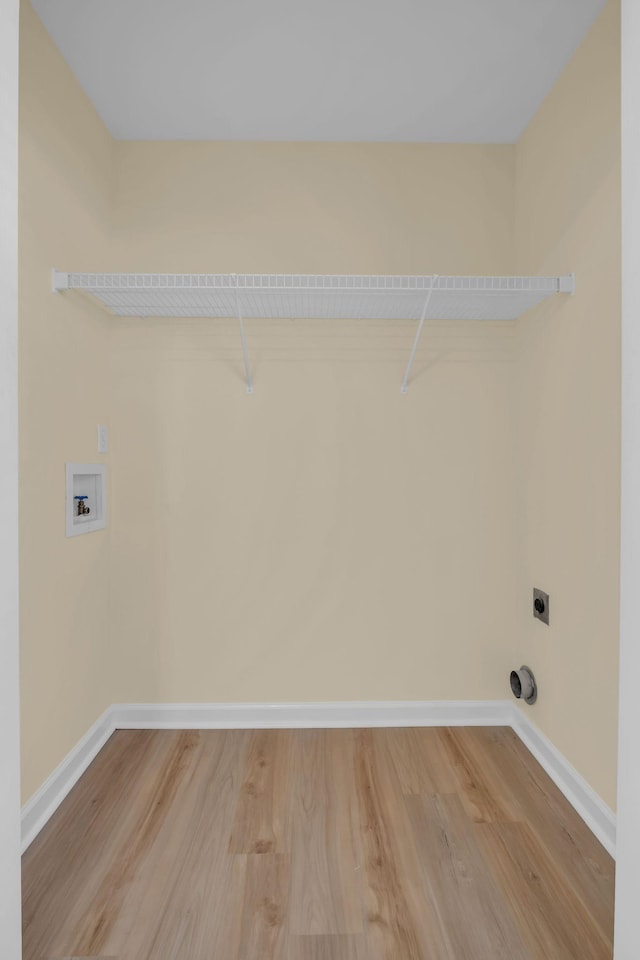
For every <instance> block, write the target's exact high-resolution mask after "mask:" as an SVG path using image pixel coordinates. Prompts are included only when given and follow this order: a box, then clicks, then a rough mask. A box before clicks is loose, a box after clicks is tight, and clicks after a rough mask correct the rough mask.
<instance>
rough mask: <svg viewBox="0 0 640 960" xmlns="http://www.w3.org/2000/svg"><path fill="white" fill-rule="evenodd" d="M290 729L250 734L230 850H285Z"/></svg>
mask: <svg viewBox="0 0 640 960" xmlns="http://www.w3.org/2000/svg"><path fill="white" fill-rule="evenodd" d="M290 742H291V733H290V731H289V730H257V731H255V732H254V733H253V734H252V736H251V742H250V745H249V750H248V755H247V763H246V770H245V774H244V779H243V781H242V785H241V787H240V796H239V798H238V805H237V808H236V813H235V819H234V824H233V830H232V833H231V839H230V841H229V852H230V853H259V854H263V853H284V852H286V849H287V843H286V840H285V837H284V835H283V834H284V833H286V826H285V825H284V822H283V821H284V815H283V812H282V806H283V804H282V801H283V798H284V797H286V796H287V789H286V785H285V783H284V782H283V781H284V778H285V777H286V776H287V775H288V772H289V746H290Z"/></svg>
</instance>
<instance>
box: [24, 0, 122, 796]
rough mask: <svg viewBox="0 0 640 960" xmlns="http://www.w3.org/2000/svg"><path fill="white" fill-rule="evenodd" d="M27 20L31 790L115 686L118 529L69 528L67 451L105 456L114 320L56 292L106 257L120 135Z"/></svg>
mask: <svg viewBox="0 0 640 960" xmlns="http://www.w3.org/2000/svg"><path fill="white" fill-rule="evenodd" d="M21 6H22V10H21V20H20V34H21V36H20V41H21V48H20V191H19V209H20V240H19V244H20V246H19V257H20V260H19V262H20V277H19V312H20V321H19V347H20V358H19V360H20V544H21V547H20V549H21V682H22V793H23V798H24V799H25V800H26V799H27V798H28V797H29V796H30V795H31V794H32V793H33V791H34V790H35V789H36V788H37V787H39V786H40V784H41V783H42V781H43V780H44V779H45V778H46V777H47V776H48V774H49V773H51V771H52V770H53V769H54V767H55V766H56V765H57V764H58V763H59V762H60V761H61V760H62V758H63V757H64V756H65V755H66V754H67V752H68V751H69V750H70V749H71V747H73V746H74V745H75V743H76V742H77V741H78V740H79V739H80V737H81V736H82V735H83V734H84V733H85V732H86V731H87V729H88V728H89V727H90V726H91V724H92V723H93V722H94V721H95V719H96V718H97V717H98V716H99V715H100V714H101V713H102V711H103V710H104V709H105V707H106V706H107V705H108V704H109V703H110V702H112V700H113V697H112V695H111V690H110V688H109V684H108V678H109V677H110V676H111V671H112V666H113V659H112V654H111V651H110V650H109V646H108V609H107V600H108V576H109V555H108V550H109V531H108V530H106V531H101V532H98V533H93V534H91V535H88V536H86V537H76V538H74V539H70V540H68V539H66V538H65V521H64V499H65V461H67V460H73V461H83V462H94V461H99V460H105V459H106V458H105V457H101V456H99V455H98V453H97V444H96V427H97V424H98V423H108V422H109V420H108V417H109V396H110V393H109V391H110V386H109V375H110V369H109V362H110V361H109V321H108V318H107V317H106V316H105V314H104V313H103V312H102V311H100V310H98V309H97V308H94V307H92V306H91V305H90V304H89V303H88V302H87V301H83V300H82V299H81V298H79V297H76V298H72V297H62V296H58V297H56V296H54V295H53V294H52V293H51V278H50V274H51V268H52V267H53V266H56V267H58V268H59V269H77V270H81V269H87V270H91V269H96V268H103V264H104V263H106V262H107V251H108V247H107V243H108V238H107V228H108V223H109V212H110V202H111V194H112V169H113V168H112V141H111V138H110V136H109V135H108V134H107V132H106V130H105V128H104V127H103V125H102V123H101V121H100V120H99V119H98V117H97V115H96V113H95V112H94V110H93V108H92V107H91V105H90V104H89V102H88V100H87V99H86V98H85V96H84V95H83V94H82V92H81V91H80V88H79V86H78V84H77V82H76V80H75V78H74V77H73V75H72V74H71V72H70V71H69V69H68V68H67V66H66V65H65V64H64V61H63V60H62V58H61V57H60V55H59V54H58V52H57V50H56V49H55V47H54V46H53V43H52V42H51V40H50V38H49V36H48V34H47V33H46V31H45V30H44V28H43V27H42V25H41V23H40V21H39V20H38V18H37V17H36V15H35V14H34V12H33V11H32V9H31V6H30V5H29V4H28V3H23V4H22V5H21Z"/></svg>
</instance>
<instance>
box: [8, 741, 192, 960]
mask: <svg viewBox="0 0 640 960" xmlns="http://www.w3.org/2000/svg"><path fill="white" fill-rule="evenodd" d="M175 742H176V734H175V733H173V732H171V733H170V734H169V736H161V737H159V736H157V735H156V733H154V732H152V731H117V732H116V733H114V735H113V736H112V737H111V739H110V740H109V742H108V743H107V745H106V746H105V747H104V748H103V750H102V751H101V753H100V755H99V756H98V757H97V758H96V760H94V762H93V764H91V766H90V767H89V769H88V770H87V771H86V773H85V774H84V775H83V776H82V777H81V779H80V781H79V782H78V784H77V785H76V786H75V787H74V789H73V790H72V791H71V793H70V794H69V795H68V796H67V797H66V799H65V800H64V801H63V803H62V805H61V807H60V809H59V810H58V811H57V812H56V815H55V817H54V818H53V820H51V821H50V822H49V823H48V824H47V826H46V827H45V830H44V831H43V834H44V836H43V835H42V834H41V836H40V837H38V839H37V840H36V842H35V844H34V845H32V846H31V847H30V848H29V850H28V851H27V853H26V854H25V856H24V857H23V955H24V956H25V957H33V958H34V960H40V958H41V957H43V956H45V957H46V956H54V957H55V956H60V957H64V956H69V955H74V954H75V955H76V956H82V955H83V952H84V953H86V954H87V955H90V952H89V951H82V950H78V949H76V943H75V942H74V941H75V940H76V939H77V928H78V927H79V926H80V927H82V926H86V924H87V922H91V920H90V918H92V917H94V915H95V914H94V909H93V908H94V905H95V904H96V903H97V902H98V900H99V898H100V890H101V889H103V888H104V883H105V878H106V877H108V876H110V875H111V873H112V871H113V870H116V871H120V870H122V868H123V862H122V860H121V859H120V858H121V852H122V851H123V850H124V849H125V848H126V846H127V845H128V844H129V842H130V838H131V834H132V831H135V830H136V828H137V826H139V825H140V824H141V822H142V821H144V820H145V819H148V818H149V816H150V815H151V816H152V815H153V813H152V811H151V813H150V810H151V807H150V803H151V797H152V796H153V792H154V789H155V784H156V782H157V779H158V777H161V776H162V772H163V771H164V770H165V767H166V764H167V762H168V760H169V758H170V757H171V756H172V754H173V751H174V749H175ZM136 817H137V819H136ZM95 953H98V954H99V950H97V949H96V950H95Z"/></svg>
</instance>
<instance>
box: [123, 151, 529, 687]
mask: <svg viewBox="0 0 640 960" xmlns="http://www.w3.org/2000/svg"><path fill="white" fill-rule="evenodd" d="M513 161H514V150H513V148H512V147H509V146H506V147H504V146H497V147H496V146H494V147H475V146H442V145H434V146H430V145H422V146H419V145H418V146H405V145H397V144H395V145H394V144H387V145H385V144H256V143H240V144H227V143H218V144H189V143H119V144H117V166H118V184H117V198H116V209H115V216H114V243H115V250H116V256H117V266H118V269H120V270H149V271H165V270H166V271H189V272H193V271H209V272H216V271H221V272H226V271H237V272H239V273H240V272H254V271H255V272H259V271H269V272H283V271H285V272H286V271H290V272H303V273H304V272H314V273H325V272H327V273H329V272H338V273H341V272H344V273H359V272H362V273H394V272H396V273H398V272H399V273H411V272H415V273H424V272H431V271H435V272H438V273H449V272H454V273H465V272H468V273H502V272H510V270H511V269H512V266H513V264H512V243H513V233H512V226H513V176H514V164H513ZM246 327H247V335H248V341H249V353H250V356H251V360H252V362H253V365H254V374H255V394H254V396H251V397H248V396H247V395H246V393H245V389H244V383H243V370H242V359H241V353H240V341H239V336H238V330H237V326H236V324H235V323H234V322H228V323H227V322H223V323H221V322H219V321H207V320H199V321H166V320H165V321H149V320H147V321H142V322H136V321H124V322H120V323H118V322H116V323H115V330H116V340H115V343H116V346H115V357H116V360H115V364H116V366H115V381H114V382H115V407H114V430H113V447H112V450H113V457H114V487H113V496H114V509H113V524H112V533H113V570H112V585H113V605H112V617H113V622H114V642H117V643H118V644H119V645H120V651H121V653H120V662H121V663H122V664H123V665H124V669H123V671H122V674H121V683H120V687H119V697H120V698H121V699H123V700H131V699H133V700H150V701H242V700H247V701H283V700H303V701H304V700H349V699H440V698H442V699H458V698H462V699H465V698H472V699H475V698H483V697H487V698H495V697H499V696H501V695H504V692H505V677H506V670H507V667H508V664H509V662H510V659H511V653H510V650H511V643H512V638H513V635H514V629H515V609H514V603H513V598H514V595H515V580H514V570H513V563H512V556H513V552H514V549H515V545H514V533H513V527H514V468H513V457H512V455H511V451H512V450H513V442H514V422H513V419H512V418H513V404H512V392H513V379H512V378H513V356H514V355H513V330H509V329H508V328H505V327H500V325H491V324H489V325H487V326H485V327H482V328H480V327H479V326H478V325H477V324H476V325H473V324H470V325H464V324H463V325H459V326H458V325H457V326H456V328H455V330H451V329H450V328H447V327H446V325H445V326H443V325H438V324H434V325H433V326H432V327H431V328H430V329H429V330H427V331H425V335H424V340H423V344H422V347H421V349H420V353H419V356H418V358H417V362H416V365H415V372H414V379H413V382H412V384H411V386H410V390H409V394H408V396H406V397H402V396H401V395H400V391H399V387H400V382H401V379H402V375H403V371H404V366H405V364H406V361H407V358H408V355H409V350H410V347H411V342H412V338H413V334H414V331H415V324H409V323H406V324H402V323H395V324H390V323H382V322H381V323H365V324H359V323H344V322H342V323H333V322H293V323H282V322H276V321H274V322H259V323H258V322H253V323H252V322H248V323H247V324H246ZM498 595H499V596H500V597H501V598H503V600H502V602H501V605H500V607H499V609H492V608H491V607H490V605H488V604H487V603H486V598H487V597H493V596H498Z"/></svg>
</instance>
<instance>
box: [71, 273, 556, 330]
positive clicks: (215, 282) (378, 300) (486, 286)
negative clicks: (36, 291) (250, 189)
mask: <svg viewBox="0 0 640 960" xmlns="http://www.w3.org/2000/svg"><path fill="white" fill-rule="evenodd" d="M573 286H574V280H573V276H572V275H569V276H565V277H437V278H435V279H434V278H433V277H431V276H352V275H324V276H323V275H313V274H309V275H300V274H228V273H227V274H155V273H60V272H58V271H54V273H53V289H54V291H56V292H59V291H62V290H83V291H84V292H85V293H88V294H90V295H91V296H93V297H95V298H96V299H97V300H99V301H100V302H101V303H102V304H104V306H105V307H107V309H108V310H109V311H110V312H111V313H113V314H115V315H116V316H119V317H185V318H187V317H219V318H222V317H236V316H237V315H238V313H239V312H240V313H241V314H242V316H243V317H247V318H256V319H260V318H262V319H283V320H287V319H327V320H330V319H334V320H342V319H343V320H351V319H356V320H419V319H420V318H421V316H422V311H423V308H424V305H425V298H426V297H427V296H428V294H429V292H430V291H431V290H432V295H431V297H430V302H429V307H428V310H427V313H426V315H425V319H427V320H515V319H516V318H517V317H519V316H520V314H522V313H524V312H525V311H526V310H529V309H531V308H532V307H535V306H537V305H538V304H539V303H541V302H542V301H543V300H546V298H547V297H550V296H553V295H554V294H558V293H572V292H573Z"/></svg>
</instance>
